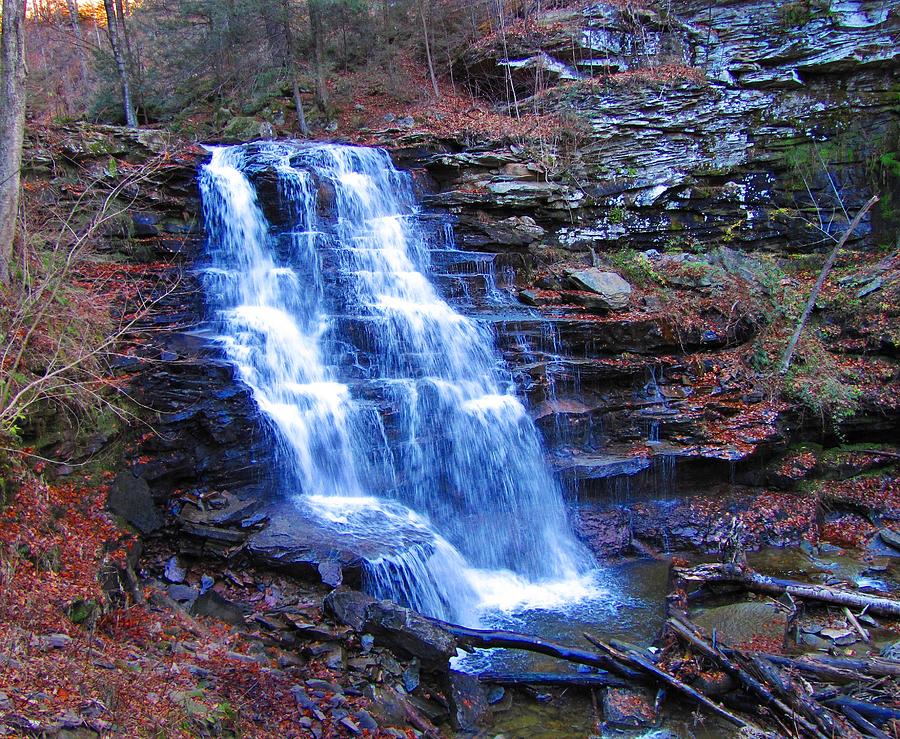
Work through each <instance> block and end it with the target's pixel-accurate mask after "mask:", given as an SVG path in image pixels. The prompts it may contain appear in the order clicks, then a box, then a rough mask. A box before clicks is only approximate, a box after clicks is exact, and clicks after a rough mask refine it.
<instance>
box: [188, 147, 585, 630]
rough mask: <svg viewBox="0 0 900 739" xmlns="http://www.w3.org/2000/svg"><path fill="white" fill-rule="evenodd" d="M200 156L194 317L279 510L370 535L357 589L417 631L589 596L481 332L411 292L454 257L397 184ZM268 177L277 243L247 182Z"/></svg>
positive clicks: (342, 168) (290, 154) (373, 171)
mask: <svg viewBox="0 0 900 739" xmlns="http://www.w3.org/2000/svg"><path fill="white" fill-rule="evenodd" d="M211 151H212V160H211V161H210V162H209V164H208V165H206V166H205V167H204V169H203V173H202V177H201V190H202V193H203V201H204V215H205V219H206V225H207V229H208V233H209V246H208V253H209V257H210V261H211V264H210V267H209V269H207V270H206V272H205V281H206V290H207V295H208V300H209V303H210V305H211V307H212V309H213V313H214V315H213V320H214V325H215V328H216V331H217V333H218V335H219V338H220V341H221V343H222V346H223V347H224V349H225V352H226V354H227V356H228V357H229V359H230V360H231V361H232V362H233V363H234V364H235V366H236V367H237V369H238V372H239V374H240V377H241V379H242V380H243V381H244V382H245V383H246V384H247V385H248V386H249V387H250V388H251V389H252V391H253V395H254V397H255V399H256V401H257V403H258V404H259V407H260V409H261V411H262V412H263V413H264V414H265V416H266V417H267V418H268V419H269V420H270V421H271V425H272V426H273V428H274V430H275V432H276V434H275V436H276V439H277V444H278V449H279V465H280V470H279V472H280V473H281V475H282V476H281V478H280V479H281V485H282V487H283V488H284V490H283V491H282V492H286V493H288V494H294V495H298V496H301V497H302V499H303V500H302V502H303V504H304V505H305V506H306V507H307V508H308V509H310V510H312V511H314V512H315V513H316V515H317V516H318V517H319V518H320V519H321V521H323V522H324V523H325V524H326V525H327V526H329V527H330V528H333V530H334V531H335V534H336V535H337V536H342V537H349V538H351V539H359V540H365V539H366V538H367V537H372V536H374V535H376V534H377V535H378V536H380V537H383V536H384V534H385V532H386V531H387V532H388V533H389V534H390V537H391V538H392V541H393V543H394V546H392V547H391V548H390V549H389V551H387V552H386V553H385V554H384V555H381V556H378V557H374V558H372V559H370V560H369V561H368V564H367V583H366V584H367V587H368V589H370V590H371V591H372V592H373V593H374V594H376V595H379V596H382V597H390V598H393V599H395V600H399V601H401V602H405V603H408V604H410V605H411V606H413V607H415V608H416V609H418V610H420V611H422V612H425V613H428V614H431V615H436V616H440V617H444V618H451V619H455V620H458V621H467V622H474V621H475V620H476V619H477V616H478V614H479V613H480V612H482V611H484V610H486V609H487V610H496V609H503V610H511V609H517V608H549V607H554V606H558V605H560V604H562V603H565V602H570V601H572V600H576V599H578V598H582V597H585V596H587V595H590V594H591V593H596V587H595V585H594V578H595V573H594V571H593V570H592V562H591V560H590V557H589V556H588V555H587V553H586V552H585V550H584V549H583V548H582V547H581V546H580V544H579V543H578V542H577V541H576V540H575V539H574V537H573V535H572V534H571V532H570V529H569V525H568V521H567V519H566V514H565V510H564V506H563V501H562V497H561V494H560V491H559V489H558V486H557V483H556V481H555V480H554V478H553V477H552V475H551V473H550V471H549V470H548V468H547V465H546V463H545V461H544V455H543V450H542V448H541V441H540V438H539V436H538V432H537V430H536V429H535V427H534V425H533V423H532V422H531V420H530V418H529V416H528V414H527V412H526V411H525V408H524V407H523V405H522V403H521V402H520V401H519V399H518V398H517V397H516V396H515V394H514V386H513V383H512V381H511V379H510V378H509V376H508V375H507V373H506V372H505V371H504V369H503V368H502V366H501V363H500V360H499V356H498V355H497V353H496V351H495V349H494V346H493V337H492V335H491V333H490V331H489V330H488V328H486V326H485V325H482V324H480V323H478V322H476V321H474V320H472V319H471V318H468V317H466V316H464V315H463V314H461V313H460V312H459V311H457V310H456V309H454V307H453V306H451V305H450V303H448V302H447V301H446V300H444V299H443V298H442V297H441V295H440V294H439V293H438V292H437V290H436V288H435V287H434V285H433V284H432V282H431V281H430V280H429V277H428V270H429V249H430V247H431V248H435V247H438V246H440V247H444V248H445V249H446V248H448V247H449V248H451V249H452V248H453V246H452V243H451V244H440V243H437V242H438V241H439V240H440V238H443V239H446V238H447V233H448V231H449V229H446V228H443V229H441V230H440V236H438V237H436V236H434V234H431V233H430V232H429V231H428V229H427V228H425V227H424V225H423V223H422V222H421V219H420V218H419V217H418V216H419V214H418V212H417V207H416V203H415V199H414V197H413V194H412V189H411V183H410V180H409V177H408V175H406V174H405V173H401V172H399V171H397V170H396V169H395V168H394V167H393V165H392V164H391V162H390V159H389V157H388V156H387V154H386V153H385V152H383V151H381V150H377V149H366V148H359V147H345V146H337V145H313V146H309V145H300V144H254V145H247V146H241V147H227V148H213V149H211ZM273 179H274V180H275V184H276V186H277V187H276V188H271V186H270V189H273V190H274V191H276V192H277V196H278V199H279V200H280V208H275V207H274V205H275V204H273V211H274V210H278V211H279V220H280V221H284V223H281V222H279V224H278V225H277V226H273V225H272V224H270V223H269V222H268V221H267V220H266V217H265V215H264V214H263V211H262V209H261V206H260V202H259V200H258V197H257V193H256V186H257V185H256V184H254V183H257V184H258V183H262V182H265V181H267V180H268V182H270V183H271V181H272V180H273ZM451 235H452V234H451ZM488 289H489V290H494V292H496V288H495V287H493V281H492V280H491V281H490V283H489V285H488Z"/></svg>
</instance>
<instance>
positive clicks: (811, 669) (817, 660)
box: [759, 652, 900, 682]
mask: <svg viewBox="0 0 900 739" xmlns="http://www.w3.org/2000/svg"><path fill="white" fill-rule="evenodd" d="M759 654H761V655H762V656H763V657H765V658H766V659H767V660H769V661H770V662H774V663H775V664H777V665H782V666H784V667H791V668H793V669H795V670H800V671H801V672H806V673H809V674H811V675H813V676H816V677H820V678H821V679H822V680H823V681H826V682H827V681H831V680H840V679H841V678H847V679H848V680H865V679H866V678H867V677H900V662H897V661H896V660H890V659H880V658H878V657H871V658H868V659H859V658H857V659H854V658H850V657H827V656H824V655H823V656H821V657H797V658H793V657H782V656H781V655H780V654H767V653H765V652H759Z"/></svg>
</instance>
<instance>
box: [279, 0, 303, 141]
mask: <svg viewBox="0 0 900 739" xmlns="http://www.w3.org/2000/svg"><path fill="white" fill-rule="evenodd" d="M281 11H282V17H281V20H282V30H283V32H284V42H285V46H286V47H287V48H286V49H285V53H286V54H287V67H288V74H290V76H291V92H292V93H293V95H294V107H295V108H296V109H297V126H298V127H299V129H300V133H302V134H303V135H304V136H309V126H308V125H306V115H305V114H304V113H303V100H302V98H301V97H300V85H299V83H298V82H297V57H296V51H295V50H294V33H293V31H291V13H290V5H289V0H281Z"/></svg>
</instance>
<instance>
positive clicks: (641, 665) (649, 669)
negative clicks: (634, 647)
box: [584, 634, 765, 734]
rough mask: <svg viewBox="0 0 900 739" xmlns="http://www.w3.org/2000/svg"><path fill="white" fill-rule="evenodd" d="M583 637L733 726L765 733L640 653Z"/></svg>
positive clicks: (612, 657)
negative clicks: (626, 651) (625, 650)
mask: <svg viewBox="0 0 900 739" xmlns="http://www.w3.org/2000/svg"><path fill="white" fill-rule="evenodd" d="M584 638H585V639H587V640H588V641H589V642H590V643H591V644H593V645H594V646H595V647H597V649H600V650H602V651H603V652H604V653H606V654H608V655H609V656H610V658H611V659H613V660H615V661H617V662H622V663H624V664H627V665H628V666H629V667H631V668H633V669H635V670H641V671H643V672H645V673H647V674H648V675H650V676H651V677H652V678H653V679H654V681H655V682H661V683H663V684H664V685H666V686H668V687H671V688H674V689H675V690H677V691H678V692H679V693H681V694H682V695H684V696H687V697H688V698H690V699H691V700H692V701H694V702H696V703H699V704H700V705H701V706H703V707H704V708H706V709H707V710H708V711H710V712H711V713H713V714H715V715H716V716H719V717H720V718H723V719H725V720H726V721H728V722H729V723H731V724H734V725H735V726H739V727H741V728H742V729H743V728H747V729H750V730H752V731H755V732H757V733H759V734H765V732H764V731H763V730H762V729H760V728H759V727H758V726H756V725H755V724H753V723H751V722H750V721H746V720H745V719H742V718H741V717H740V716H737V715H735V714H733V713H731V711H727V710H725V709H724V708H723V707H722V706H720V705H719V704H718V703H715V702H713V701H711V700H710V699H709V698H707V697H706V696H705V695H703V694H702V693H700V692H698V691H697V690H694V688H692V687H690V686H689V685H685V684H684V683H683V682H681V680H679V679H678V678H676V677H673V676H672V675H670V674H669V673H668V672H665V671H664V670H661V669H660V668H659V667H657V666H656V665H654V664H652V663H651V662H650V661H649V660H646V659H644V657H642V656H641V655H639V654H636V653H634V652H629V653H625V652H620V651H619V650H618V649H615V648H613V647H611V646H610V645H608V644H605V643H604V642H602V641H601V640H600V639H595V638H594V637H592V636H590V635H589V634H584Z"/></svg>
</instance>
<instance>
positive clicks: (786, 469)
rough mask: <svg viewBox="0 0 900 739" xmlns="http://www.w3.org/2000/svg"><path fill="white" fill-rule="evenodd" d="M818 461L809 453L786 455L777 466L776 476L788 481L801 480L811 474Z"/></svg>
mask: <svg viewBox="0 0 900 739" xmlns="http://www.w3.org/2000/svg"><path fill="white" fill-rule="evenodd" d="M817 464H818V460H817V459H816V455H815V454H813V453H812V452H809V451H802V452H796V453H794V454H789V455H787V456H786V457H785V458H784V459H783V460H782V461H781V464H780V465H779V466H778V470H777V472H778V474H779V475H782V476H784V477H786V478H787V479H789V480H802V479H804V478H806V477H807V476H808V475H809V473H810V472H812V471H813V470H814V469H815V468H816V465H817Z"/></svg>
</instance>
